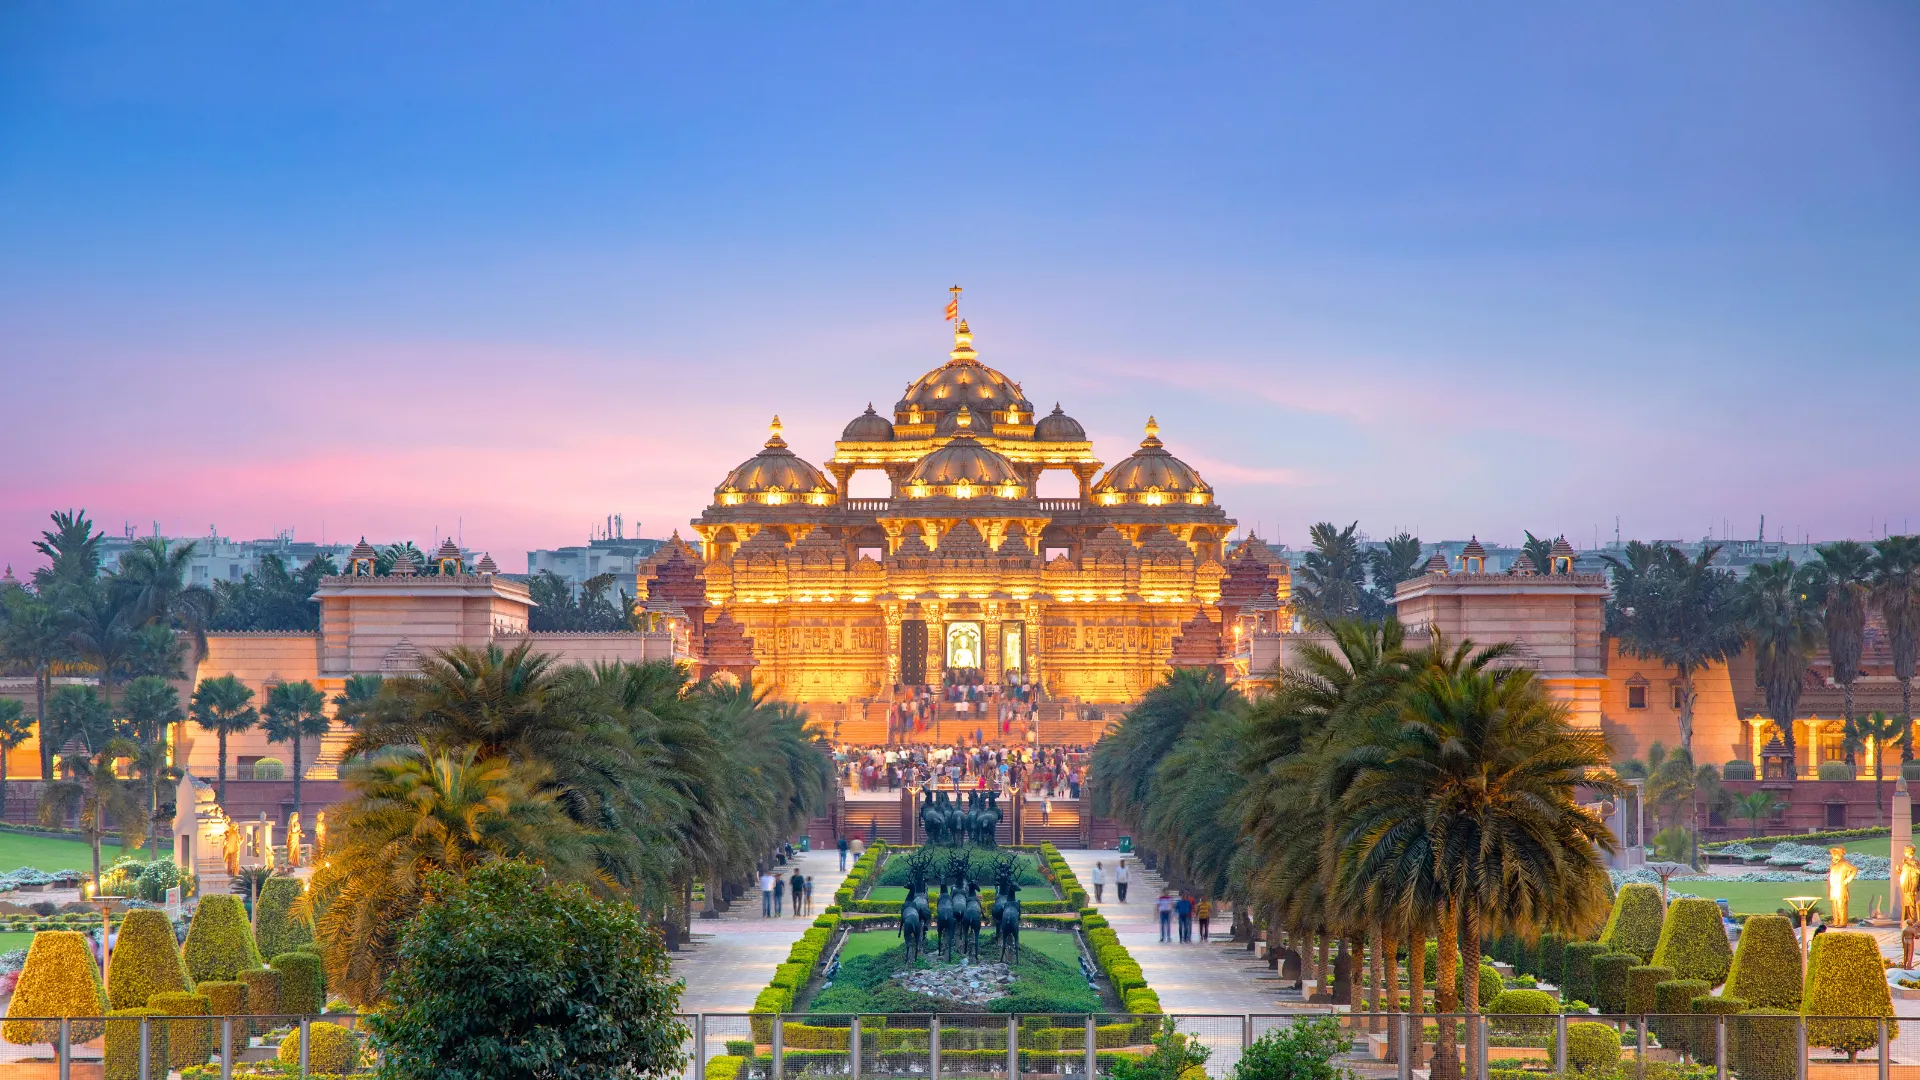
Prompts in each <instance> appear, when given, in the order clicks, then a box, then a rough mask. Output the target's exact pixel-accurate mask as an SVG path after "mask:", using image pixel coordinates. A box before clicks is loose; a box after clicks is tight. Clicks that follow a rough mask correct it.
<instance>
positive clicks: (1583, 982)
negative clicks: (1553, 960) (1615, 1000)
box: [1559, 941, 1607, 1001]
mask: <svg viewBox="0 0 1920 1080" xmlns="http://www.w3.org/2000/svg"><path fill="white" fill-rule="evenodd" d="M1606 952H1607V947H1606V946H1605V945H1602V944H1600V943H1599V942H1597V941H1574V942H1569V943H1568V944H1567V946H1566V947H1565V948H1563V949H1562V950H1561V953H1562V954H1563V956H1564V957H1565V960H1564V962H1563V964H1562V970H1561V973H1560V979H1559V982H1560V1000H1562V1001H1592V1000H1593V997H1594V995H1593V961H1594V959H1595V958H1596V957H1600V956H1604V955H1606Z"/></svg>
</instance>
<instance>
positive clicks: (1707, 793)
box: [1647, 746, 1728, 867]
mask: <svg viewBox="0 0 1920 1080" xmlns="http://www.w3.org/2000/svg"><path fill="white" fill-rule="evenodd" d="M1647 800H1648V801H1649V802H1651V803H1652V804H1653V805H1655V806H1657V807H1663V808H1666V809H1667V810H1668V811H1669V812H1670V813H1673V814H1674V815H1675V816H1678V814H1679V813H1680V812H1681V811H1684V812H1685V813H1686V817H1687V828H1686V833H1687V853H1686V861H1687V862H1688V863H1689V864H1690V865H1693V866H1695V867H1698V866H1699V864H1700V804H1701V803H1702V802H1705V803H1706V804H1707V808H1708V809H1709V810H1714V811H1717V810H1724V809H1725V808H1726V806H1727V801H1728V800H1727V793H1726V790H1725V789H1724V788H1722V787H1721V786H1720V770H1718V769H1716V768H1714V767H1713V766H1712V765H1698V764H1695V763H1694V760H1693V751H1691V750H1688V749H1687V748H1686V747H1684V746H1683V747H1680V748H1679V749H1677V750H1675V751H1674V752H1673V753H1671V754H1667V755H1665V756H1664V757H1663V758H1662V759H1661V761H1660V763H1659V765H1658V766H1656V767H1655V768H1654V770H1653V773H1652V775H1651V776H1649V777H1648V779H1647Z"/></svg>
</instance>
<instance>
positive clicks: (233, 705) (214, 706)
mask: <svg viewBox="0 0 1920 1080" xmlns="http://www.w3.org/2000/svg"><path fill="white" fill-rule="evenodd" d="M187 714H188V715H189V716H191V717H192V718H193V722H194V723H195V724H196V725H198V726H199V727H200V729H201V730H203V731H211V732H213V733H214V735H215V736H216V737H217V738H218V739H219V741H220V765H219V771H218V772H217V773H215V776H216V777H218V785H217V786H218V791H217V792H216V793H215V797H216V798H217V799H218V800H219V801H220V802H221V803H225V802H226V801H227V737H228V736H229V735H237V734H239V733H240V732H242V731H248V730H251V729H252V728H253V726H254V725H255V724H258V723H259V722H260V711H259V710H258V709H256V708H254V707H253V689H252V688H251V687H249V686H248V685H247V684H246V683H243V682H241V681H240V680H239V679H238V678H236V677H234V676H232V675H221V676H219V677H217V678H209V679H201V680H200V685H199V686H196V687H194V688H193V704H192V705H191V706H190V707H189V708H188V710H187Z"/></svg>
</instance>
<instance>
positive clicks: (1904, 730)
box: [1900, 675, 1913, 765]
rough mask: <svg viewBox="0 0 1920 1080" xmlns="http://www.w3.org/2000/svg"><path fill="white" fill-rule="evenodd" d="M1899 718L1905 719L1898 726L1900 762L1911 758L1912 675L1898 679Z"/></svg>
mask: <svg viewBox="0 0 1920 1080" xmlns="http://www.w3.org/2000/svg"><path fill="white" fill-rule="evenodd" d="M1900 718H1901V719H1902V720H1904V721H1906V723H1905V725H1904V726H1902V727H1901V728H1900V764H1902V765H1905V764H1906V763H1907V762H1909V761H1912V760H1913V676H1911V675H1909V676H1907V677H1906V678H1904V679H1901V680H1900Z"/></svg>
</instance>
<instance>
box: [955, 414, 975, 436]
mask: <svg viewBox="0 0 1920 1080" xmlns="http://www.w3.org/2000/svg"><path fill="white" fill-rule="evenodd" d="M953 426H954V427H957V428H959V429H961V430H962V431H965V430H966V429H967V428H970V427H972V426H973V410H972V409H961V410H960V415H958V416H956V417H954V418H953Z"/></svg>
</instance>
